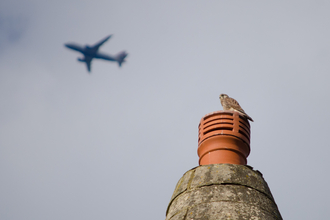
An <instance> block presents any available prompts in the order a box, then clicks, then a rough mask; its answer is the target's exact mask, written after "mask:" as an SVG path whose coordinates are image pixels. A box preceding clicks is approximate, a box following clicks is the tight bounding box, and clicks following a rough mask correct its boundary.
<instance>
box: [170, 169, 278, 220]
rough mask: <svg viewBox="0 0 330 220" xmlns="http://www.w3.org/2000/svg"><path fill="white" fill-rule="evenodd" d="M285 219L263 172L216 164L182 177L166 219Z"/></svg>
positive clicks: (193, 170)
mask: <svg viewBox="0 0 330 220" xmlns="http://www.w3.org/2000/svg"><path fill="white" fill-rule="evenodd" d="M174 219H177V220H179V219H180V220H186V219H194V220H198V219H200V220H202V219H203V220H211V219H217V220H218V219H260V220H261V219H267V220H268V219H269V220H271V219H282V218H281V215H280V213H279V211H278V209H277V206H276V204H275V201H274V199H273V197H272V194H271V192H270V190H269V188H268V185H267V183H266V182H265V181H264V179H263V178H262V175H261V174H260V173H259V172H257V171H253V170H252V169H251V168H248V167H246V166H242V165H233V164H213V165H206V166H199V167H197V168H194V169H192V170H190V171H188V172H187V173H185V174H184V176H183V177H182V178H181V179H180V181H179V183H178V184H177V186H176V189H175V191H174V193H173V196H172V198H171V201H170V204H169V207H168V210H167V214H166V220H174Z"/></svg>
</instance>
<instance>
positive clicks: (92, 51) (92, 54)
mask: <svg viewBox="0 0 330 220" xmlns="http://www.w3.org/2000/svg"><path fill="white" fill-rule="evenodd" d="M111 36H112V35H109V36H108V37H106V38H104V39H103V40H101V41H100V42H98V43H96V44H95V45H94V46H89V45H86V46H80V45H77V44H74V43H69V44H64V45H65V46H66V47H67V48H69V49H72V50H75V51H78V52H80V53H82V54H83V55H84V57H83V58H78V61H80V62H85V63H86V65H87V70H88V72H90V71H91V62H92V59H93V58H95V59H103V60H110V61H115V62H118V65H119V66H121V64H122V63H123V62H125V57H126V56H127V55H128V54H127V53H126V52H125V51H121V52H119V53H118V54H116V55H115V56H111V55H107V54H104V53H100V52H98V50H99V48H100V46H101V45H102V44H104V43H105V42H106V41H107V40H109V38H110V37H111Z"/></svg>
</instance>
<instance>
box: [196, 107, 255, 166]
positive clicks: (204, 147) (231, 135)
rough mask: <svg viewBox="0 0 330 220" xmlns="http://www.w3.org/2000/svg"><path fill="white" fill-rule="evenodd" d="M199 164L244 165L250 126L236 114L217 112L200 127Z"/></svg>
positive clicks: (247, 151)
mask: <svg viewBox="0 0 330 220" xmlns="http://www.w3.org/2000/svg"><path fill="white" fill-rule="evenodd" d="M197 153H198V156H199V165H208V164H221V163H229V164H240V165H246V164H247V160H246V158H247V157H248V156H249V154H250V123H249V122H248V120H247V119H246V118H244V117H243V116H242V115H240V114H239V113H238V112H235V111H216V112H212V113H210V114H207V115H205V116H204V117H203V118H202V119H201V121H200V124H199V135H198V150H197Z"/></svg>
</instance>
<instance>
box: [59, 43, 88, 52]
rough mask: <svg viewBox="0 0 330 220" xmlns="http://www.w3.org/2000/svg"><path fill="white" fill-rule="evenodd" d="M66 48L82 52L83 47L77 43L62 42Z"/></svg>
mask: <svg viewBox="0 0 330 220" xmlns="http://www.w3.org/2000/svg"><path fill="white" fill-rule="evenodd" d="M64 45H65V46H66V47H67V48H70V49H72V50H75V51H78V52H81V53H83V51H84V47H82V46H80V45H78V44H64Z"/></svg>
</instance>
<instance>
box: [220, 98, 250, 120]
mask: <svg viewBox="0 0 330 220" xmlns="http://www.w3.org/2000/svg"><path fill="white" fill-rule="evenodd" d="M219 98H220V103H221V105H222V107H223V110H229V111H236V112H238V113H240V114H242V115H243V116H244V117H245V118H247V119H249V120H250V121H253V120H252V118H251V117H250V116H248V114H246V113H245V111H244V110H243V109H242V108H241V106H240V105H239V103H238V102H237V101H236V100H235V99H233V98H230V97H229V96H228V95H226V94H221V95H220V96H219Z"/></svg>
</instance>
